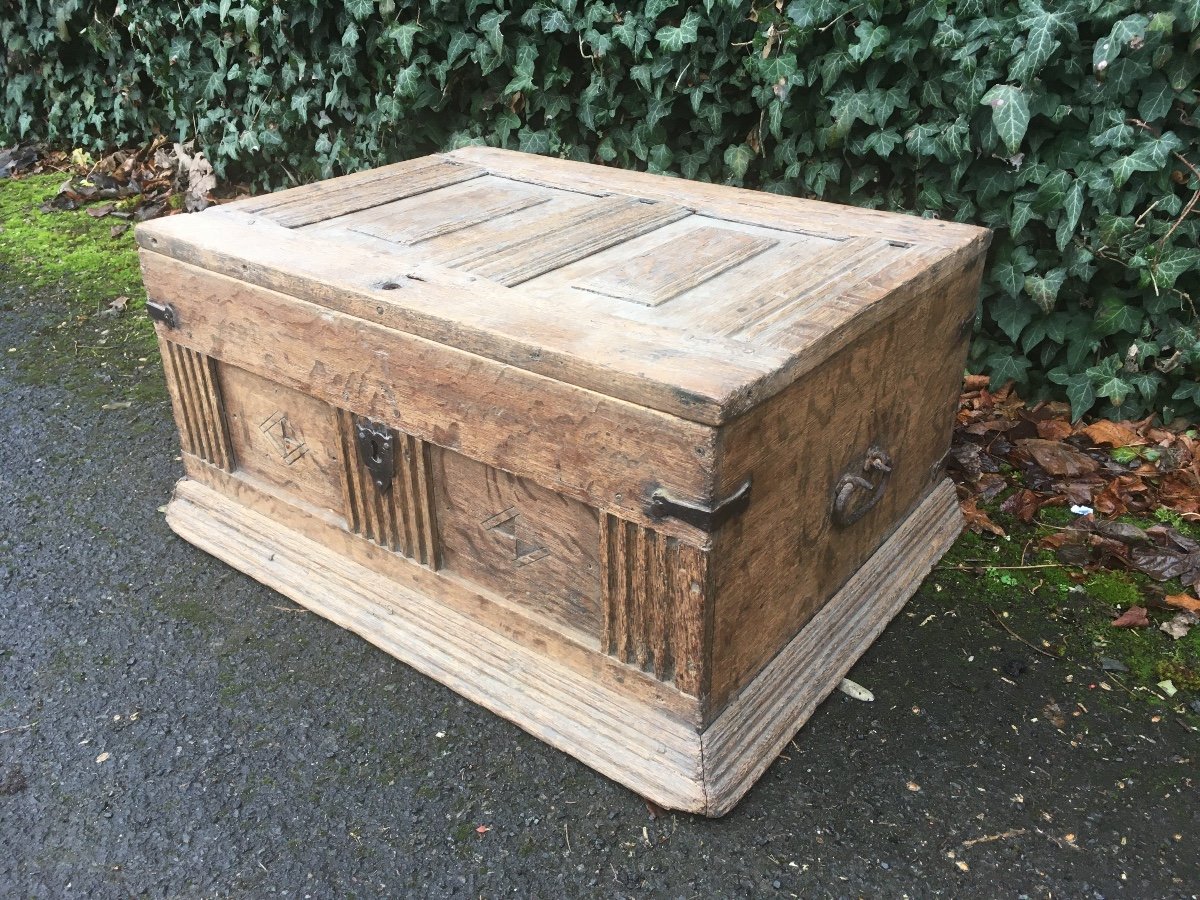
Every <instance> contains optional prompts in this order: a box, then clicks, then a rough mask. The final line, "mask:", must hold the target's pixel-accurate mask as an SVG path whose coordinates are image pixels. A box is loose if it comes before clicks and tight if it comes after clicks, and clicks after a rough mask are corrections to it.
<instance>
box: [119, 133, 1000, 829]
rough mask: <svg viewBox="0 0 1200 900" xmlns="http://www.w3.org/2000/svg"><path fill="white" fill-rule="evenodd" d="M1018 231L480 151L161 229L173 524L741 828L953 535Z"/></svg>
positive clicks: (152, 235) (158, 283)
mask: <svg viewBox="0 0 1200 900" xmlns="http://www.w3.org/2000/svg"><path fill="white" fill-rule="evenodd" d="M987 239H988V233H987V232H986V231H983V230H982V229H976V228H972V227H969V226H964V225H957V224H950V223H944V222H937V221H931V220H923V219H914V218H911V217H905V216H897V215H893V214H888V213H879V212H875V211H870V210H853V209H845V208H841V207H835V206H830V205H828V204H822V203H813V202H809V201H800V200H795V199H790V198H784V197H776V196H772V195H767V194H758V193H754V192H746V191H737V190H733V189H730V188H725V187H719V186H713V185H699V184H693V183H690V182H685V181H680V180H678V179H663V178H659V177H657V176H648V175H642V174H637V173H624V172H618V171H614V170H609V169H603V168H599V167H595V166H585V165H581V164H577V163H569V162H564V161H561V160H548V159H542V158H531V157H528V156H525V155H522V154H513V153H509V152H505V151H493V150H487V149H478V148H473V149H465V150H463V151H456V152H455V153H453V154H449V155H442V156H433V157H427V158H424V159H421V160H413V161H410V162H407V163H400V164H397V165H396V166H389V167H384V168H383V169H380V170H377V171H374V172H367V173H361V174H358V175H354V176H349V177H346V178H341V179H334V180H332V181H329V182H326V183H322V184H319V185H311V186H306V187H303V188H296V189H294V190H291V191H285V192H282V193H280V194H278V195H272V196H269V197H256V198H250V199H248V200H244V201H239V202H236V203H233V204H229V205H227V206H223V207H221V208H218V209H216V210H212V211H208V212H205V213H203V214H199V215H194V216H187V217H183V216H179V217H173V218H171V219H168V220H162V221H156V222H154V223H150V224H147V225H143V226H140V227H139V229H138V240H139V244H140V247H141V260H142V267H143V273H144V276H145V279H146V283H147V288H148V291H149V293H150V296H151V297H152V298H153V299H154V300H155V301H156V303H158V304H160V305H161V306H166V307H170V310H169V312H170V314H169V315H164V316H162V317H161V321H158V322H157V324H156V326H155V327H156V329H157V332H158V335H159V339H160V341H161V344H162V347H163V357H164V366H165V368H166V371H167V380H168V386H169V389H170V391H171V397H172V403H173V408H174V411H175V416H176V419H177V421H178V423H179V430H180V440H181V443H182V445H183V450H184V453H183V460H184V469H185V472H186V473H187V477H186V478H185V479H184V480H183V481H181V482H180V484H179V486H178V488H177V491H176V496H175V498H174V500H173V501H172V502H171V504H170V505H169V507H168V521H169V522H170V523H171V525H172V527H174V528H175V529H176V530H177V531H178V532H179V533H180V534H181V535H183V536H184V537H186V538H187V539H188V540H191V541H194V542H195V543H197V544H198V545H199V546H201V547H203V548H205V549H207V550H209V551H210V552H212V553H214V554H215V555H217V556H219V557H221V558H222V559H225V560H227V561H228V562H230V563H231V564H232V565H235V566H237V567H238V568H240V569H242V570H243V571H246V572H248V573H249V574H251V575H252V576H253V577H255V578H258V579H260V580H262V581H264V582H265V583H267V584H269V585H272V586H273V587H275V588H277V589H279V590H281V591H283V592H284V593H286V594H287V595H288V596H291V597H293V598H294V599H296V600H297V601H298V602H300V603H303V604H305V605H306V606H308V607H309V608H310V609H314V610H316V611H317V612H320V613H321V614H323V615H326V616H329V617H330V618H331V619H333V620H334V621H335V622H338V623H339V624H342V625H344V626H345V627H348V628H351V629H353V630H355V631H356V632H357V633H359V634H361V635H363V636H364V637H365V638H367V639H368V640H370V641H373V642H374V643H376V644H377V645H379V646H380V647H382V648H384V649H385V650H386V651H388V652H389V653H393V654H394V655H396V656H398V657H399V658H401V659H403V660H405V661H406V662H408V663H410V664H411V665H413V666H415V667H416V668H418V669H419V670H421V671H423V672H425V673H427V674H429V675H431V676H432V677H435V678H437V679H439V680H440V681H442V682H443V683H445V684H447V685H449V686H450V687H452V688H453V689H455V690H457V691H459V692H460V693H462V694H464V695H465V696H467V697H470V698H472V699H474V700H476V701H478V702H480V703H483V704H484V705H485V706H487V707H488V708H490V709H493V710H495V711H496V712H498V713H499V714H500V715H503V716H506V717H508V718H510V719H512V720H513V721H515V722H517V723H518V724H520V725H521V726H522V727H524V728H526V729H528V730H529V731H531V732H532V733H533V734H536V735H538V736H539V737H541V738H543V739H545V740H546V741H548V742H550V743H551V744H553V745H554V746H557V747H560V748H562V749H564V750H566V751H567V752H570V753H572V754H575V755H576V756H578V757H579V758H580V759H582V760H584V761H585V762H587V763H588V764H589V765H592V766H594V767H596V768H597V769H598V770H600V771H601V772H604V773H606V774H608V775H610V776H612V777H614V778H617V779H619V780H620V781H622V782H623V783H625V784H627V785H629V786H630V787H632V788H633V789H634V790H637V791H639V792H641V793H643V794H645V795H646V796H647V797H650V798H651V799H653V800H655V801H656V802H658V803H661V804H663V805H666V806H671V807H678V808H681V809H686V810H691V811H695V812H700V813H704V814H707V815H721V814H723V813H724V812H726V811H727V810H728V809H729V808H730V807H731V806H732V805H733V804H734V803H735V802H736V801H737V799H738V798H739V797H740V796H741V795H742V794H743V793H744V792H745V791H746V790H747V789H748V788H749V787H750V785H751V784H753V782H754V780H755V779H756V778H757V777H758V775H759V774H761V772H762V771H763V769H765V768H766V766H768V765H769V764H770V762H771V759H772V758H773V756H774V755H775V754H776V753H777V752H778V751H779V749H780V747H781V746H782V745H783V743H784V742H785V741H786V740H787V739H788V738H789V737H790V736H791V735H792V734H793V733H794V732H795V730H796V728H798V727H799V726H800V725H801V724H802V723H803V722H804V720H805V719H806V718H807V717H808V716H809V715H810V714H811V713H812V711H813V709H814V708H815V707H816V705H817V703H819V702H820V700H821V699H822V698H823V697H824V696H825V695H826V694H827V693H828V692H829V691H830V690H832V688H833V687H834V686H835V685H836V684H837V682H838V680H839V679H840V678H841V677H842V675H843V674H844V673H845V671H846V670H847V669H848V668H849V667H850V666H851V665H852V664H853V662H854V660H855V659H856V658H857V657H858V655H859V654H861V653H862V652H863V650H865V649H866V647H867V646H868V645H869V644H870V642H871V640H872V639H873V638H874V637H875V636H876V635H877V634H878V633H879V631H880V630H881V629H882V628H883V627H884V626H885V625H886V623H887V621H888V620H889V618H890V617H891V616H892V615H894V614H895V612H896V610H897V609H899V607H900V605H901V604H902V603H903V602H904V600H905V599H906V598H907V597H908V596H910V595H911V594H912V593H913V591H915V590H916V588H917V586H918V584H919V583H920V579H921V578H922V577H923V576H924V574H925V573H926V572H928V570H929V568H930V567H931V566H932V565H933V563H934V562H935V561H936V560H937V558H938V556H939V555H940V554H941V553H942V552H943V550H944V549H945V548H946V547H947V546H948V545H949V543H950V542H951V541H952V540H953V539H954V536H955V535H956V534H957V531H958V528H959V526H960V518H961V517H960V515H959V513H958V510H957V505H956V501H955V498H954V493H953V490H952V488H951V487H950V486H949V485H948V483H947V482H946V481H944V479H943V478H942V473H941V468H940V462H941V459H942V457H943V456H944V454H945V452H946V449H947V447H948V445H949V439H950V428H951V424H952V420H953V415H954V411H955V405H956V398H957V393H958V388H959V384H960V380H961V373H962V368H963V363H964V359H965V354H966V346H967V341H966V339H967V336H968V333H969V330H970V328H969V326H970V323H971V321H972V319H973V316H974V311H975V302H976V295H977V290H978V285H979V279H980V274H981V269H982V264H983V251H984V249H985V247H986V244H987Z"/></svg>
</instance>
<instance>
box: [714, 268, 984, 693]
mask: <svg viewBox="0 0 1200 900" xmlns="http://www.w3.org/2000/svg"><path fill="white" fill-rule="evenodd" d="M981 267H982V258H980V259H978V260H976V261H975V263H974V264H973V265H971V266H970V267H968V268H967V269H965V270H963V271H960V272H957V273H952V274H951V275H950V276H949V277H947V278H946V279H944V280H943V281H941V282H939V283H937V284H934V285H919V284H914V285H913V288H912V291H913V293H914V294H915V296H913V297H912V298H911V302H908V303H905V304H902V305H901V306H900V307H899V309H898V311H897V312H896V314H895V315H894V316H892V317H890V318H888V319H887V320H886V321H884V322H881V323H879V324H877V325H875V326H874V327H873V328H872V329H871V330H870V331H868V332H867V333H865V334H864V335H863V336H862V337H861V338H860V339H859V340H857V341H855V342H853V343H852V344H850V345H849V346H847V347H845V348H843V349H842V350H840V351H839V352H838V353H836V354H835V355H834V356H833V357H831V358H830V359H829V360H827V361H826V362H825V363H824V364H823V365H821V366H820V367H818V368H816V369H814V370H812V371H810V372H808V373H807V374H806V375H805V376H804V377H803V378H802V379H801V380H800V381H798V382H797V383H796V384H794V385H793V386H792V387H790V388H788V389H787V390H786V391H784V392H782V393H780V394H779V395H778V396H776V397H775V398H773V399H772V400H771V401H768V402H767V403H765V404H764V405H763V406H762V407H761V408H760V409H758V410H755V411H754V412H751V413H749V414H747V415H746V416H744V417H743V418H742V419H740V420H738V421H737V422H735V423H733V424H732V425H731V426H730V427H729V429H728V432H727V434H725V435H724V438H723V454H722V457H721V482H722V484H723V485H725V486H726V488H728V486H729V485H734V484H737V483H740V481H741V480H742V479H745V478H751V479H752V480H753V486H754V487H753V491H754V493H753V499H752V502H751V504H750V506H749V508H748V509H747V510H746V512H745V513H744V514H743V515H742V516H740V517H738V518H737V519H735V520H733V521H732V522H730V523H729V524H727V525H726V526H725V527H724V528H723V529H722V531H721V532H720V533H719V534H718V537H717V542H716V546H715V549H714V554H713V558H714V560H715V566H716V570H717V571H716V574H715V580H716V601H715V604H716V609H715V622H714V639H713V652H712V673H713V679H712V696H711V706H710V709H711V711H712V713H714V714H715V713H717V712H719V710H720V709H721V707H722V706H723V705H724V704H725V703H726V702H727V701H728V700H729V699H730V698H731V697H732V696H734V695H735V694H736V692H737V691H738V689H739V688H741V687H742V686H743V685H745V684H746V683H747V682H748V681H749V680H750V679H751V678H752V677H753V676H754V675H755V674H756V673H757V672H758V671H759V670H760V669H761V668H762V666H763V665H765V664H766V663H767V662H768V661H769V660H770V659H771V658H772V657H773V656H774V655H775V653H776V652H777V651H778V650H779V649H780V648H781V647H782V646H783V645H784V644H786V643H787V642H788V641H789V640H790V639H791V638H792V637H793V636H794V635H795V634H796V633H797V631H799V630H800V628H801V627H802V626H803V625H804V623H805V622H806V621H808V619H810V618H811V617H812V616H813V615H814V614H815V613H816V612H817V611H818V610H819V609H821V607H822V606H823V605H824V603H825V602H826V601H828V600H829V598H830V597H832V596H833V595H834V594H835V593H836V592H837V590H838V589H839V588H840V587H841V586H842V585H843V584H844V583H845V582H846V581H847V579H849V578H850V576H851V575H852V574H853V573H854V572H855V571H856V570H857V569H858V568H859V567H860V566H861V565H862V564H863V563H864V562H865V561H866V560H867V559H868V558H869V557H870V555H871V554H872V553H873V552H874V551H875V550H876V549H877V548H878V547H879V546H880V544H882V543H883V541H884V540H885V538H886V537H887V535H888V534H890V533H891V532H892V531H893V530H894V529H895V528H896V527H897V526H898V525H899V524H900V523H901V522H902V521H903V520H904V517H905V516H906V515H907V514H908V512H909V511H910V510H911V509H913V508H915V506H916V505H917V504H918V503H919V502H920V500H921V499H922V498H923V497H924V496H925V495H926V494H927V493H928V492H929V491H930V490H931V489H932V488H933V486H934V485H935V484H936V483H938V482H939V481H940V479H941V478H942V477H943V476H942V473H941V468H940V462H941V460H942V458H943V456H944V455H945V453H946V451H947V449H948V448H949V442H950V432H951V427H952V424H953V416H954V412H955V410H956V408H957V403H956V401H957V397H958V392H959V387H960V385H961V380H962V370H963V364H964V360H965V354H966V346H967V344H966V340H965V337H966V335H965V334H964V333H963V332H962V330H961V328H960V327H959V326H960V324H961V323H962V322H963V321H964V319H965V318H967V317H968V316H969V315H970V313H971V312H972V311H973V309H974V304H975V297H976V292H977V290H978V284H979V277H980V272H981ZM873 450H878V451H881V453H879V454H875V453H873V452H872V451H873ZM876 458H878V459H881V460H883V461H884V463H885V465H886V467H887V468H888V469H890V471H889V472H886V473H885V472H884V471H883V470H882V469H881V468H880V467H878V466H875V465H873V463H872V460H873V459H876ZM885 475H886V478H885V477H884V476H885ZM847 485H848V486H847ZM880 485H882V487H881V489H880V490H879V492H878V495H877V496H876V494H875V492H874V489H875V487H877V486H880ZM839 494H842V497H841V501H842V502H841V503H839ZM872 500H874V501H875V502H874V505H873V506H870V505H869V504H870V502H871V501H872ZM864 507H867V508H864Z"/></svg>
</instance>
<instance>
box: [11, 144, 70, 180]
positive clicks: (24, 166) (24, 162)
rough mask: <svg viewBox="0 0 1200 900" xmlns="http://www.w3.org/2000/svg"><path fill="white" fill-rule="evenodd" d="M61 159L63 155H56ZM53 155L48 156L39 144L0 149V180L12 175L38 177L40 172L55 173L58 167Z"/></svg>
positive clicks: (57, 160)
mask: <svg viewBox="0 0 1200 900" xmlns="http://www.w3.org/2000/svg"><path fill="white" fill-rule="evenodd" d="M56 156H57V157H60V158H61V157H63V154H57V155H56ZM59 161H60V160H59V159H55V157H54V155H51V156H48V155H47V154H46V152H45V149H44V148H43V147H42V145H41V144H37V143H32V142H29V143H24V144H17V145H16V146H15V147H3V148H0V178H12V177H13V176H14V175H40V174H41V173H42V172H53V171H57V170H58V169H59V168H60V166H58V165H57V164H56V163H57V162H59Z"/></svg>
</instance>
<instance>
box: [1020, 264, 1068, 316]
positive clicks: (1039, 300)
mask: <svg viewBox="0 0 1200 900" xmlns="http://www.w3.org/2000/svg"><path fill="white" fill-rule="evenodd" d="M1066 278H1067V270H1066V269H1051V270H1050V271H1049V272H1047V273H1046V274H1045V275H1027V276H1025V292H1026V293H1027V294H1029V297H1030V299H1032V300H1033V302H1034V303H1036V304H1037V305H1038V306H1039V307H1041V309H1042V312H1044V313H1050V312H1051V311H1052V310H1053V309H1054V304H1055V301H1056V300H1058V291H1059V289H1060V288H1061V287H1062V286H1063V282H1064V281H1065V280H1066Z"/></svg>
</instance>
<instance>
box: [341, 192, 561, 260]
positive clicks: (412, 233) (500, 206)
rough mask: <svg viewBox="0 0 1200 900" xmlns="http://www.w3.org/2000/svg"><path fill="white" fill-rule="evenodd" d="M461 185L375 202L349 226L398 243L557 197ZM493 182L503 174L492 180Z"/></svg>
mask: <svg viewBox="0 0 1200 900" xmlns="http://www.w3.org/2000/svg"><path fill="white" fill-rule="evenodd" d="M481 180H487V179H475V180H472V181H469V182H466V183H465V184H463V185H461V188H463V189H459V188H458V187H450V188H446V189H444V190H439V191H435V192H433V193H431V194H423V195H419V196H417V197H414V198H412V199H410V200H400V201H397V202H393V203H388V204H386V205H384V206H379V207H375V208H373V209H371V210H369V211H368V212H366V213H363V214H361V215H358V216H354V217H351V218H349V219H348V220H347V222H346V227H348V228H349V229H350V230H351V231H357V232H359V233H360V234H368V235H371V236H372V237H377V238H379V239H381V240H385V241H389V242H391V243H395V244H419V243H422V242H423V241H428V240H432V239H434V238H440V237H444V236H446V235H449V234H454V233H455V232H460V231H463V230H465V229H468V228H472V227H473V226H475V225H480V224H483V223H485V222H493V221H496V220H498V219H502V218H504V217H506V216H510V215H512V214H513V213H516V212H520V211H521V210H523V209H528V208H529V207H531V206H538V205H540V204H542V203H546V202H547V201H548V200H550V199H551V192H550V191H545V190H539V189H537V188H531V187H529V186H527V185H520V184H514V183H505V182H500V183H499V184H480V183H479V182H480V181H481ZM491 180H492V181H493V182H497V181H499V179H491Z"/></svg>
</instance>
